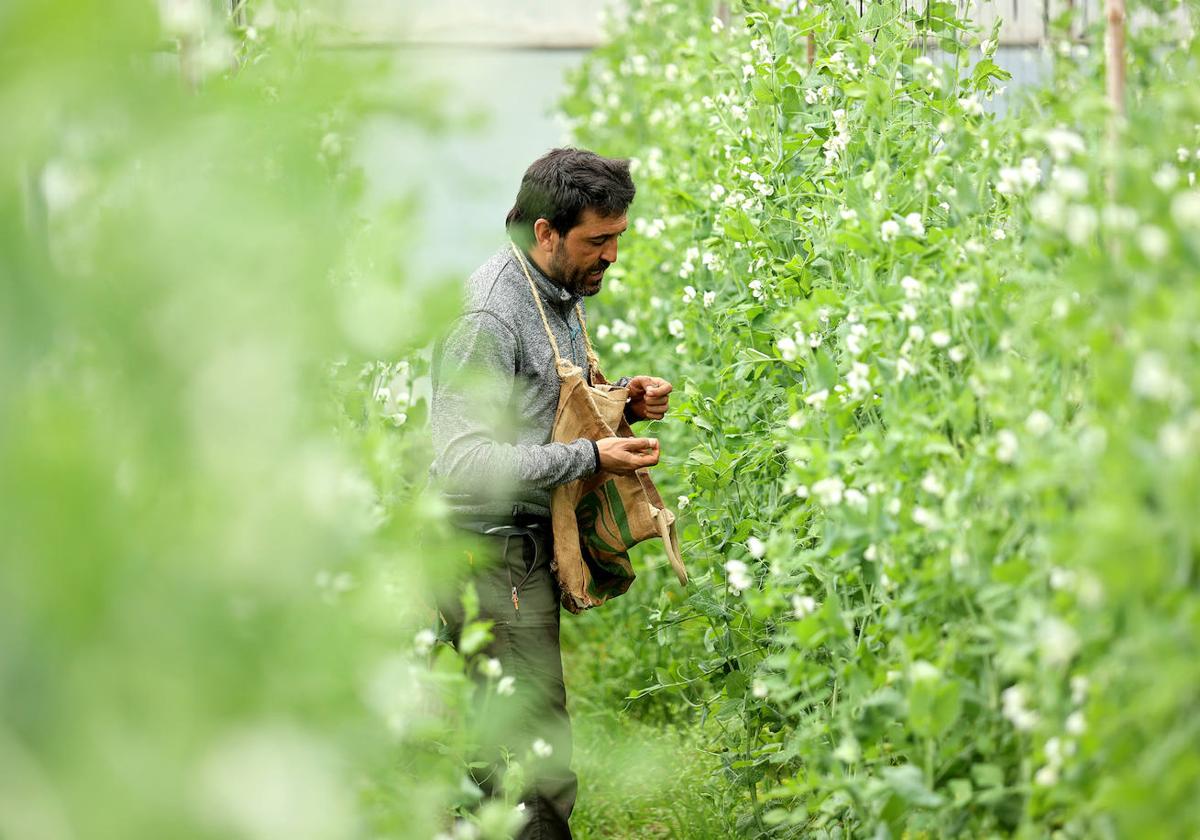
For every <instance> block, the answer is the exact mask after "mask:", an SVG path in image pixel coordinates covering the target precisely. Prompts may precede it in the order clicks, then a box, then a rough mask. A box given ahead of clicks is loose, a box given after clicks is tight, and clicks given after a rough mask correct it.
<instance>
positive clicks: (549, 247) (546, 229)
mask: <svg viewBox="0 0 1200 840" xmlns="http://www.w3.org/2000/svg"><path fill="white" fill-rule="evenodd" d="M555 235H556V232H555V230H554V228H553V227H552V226H551V224H550V222H549V221H547V220H546V219H538V220H537V221H536V222H534V223H533V239H534V242H535V244H536V245H537V247H538V248H539V249H541V250H542V251H544V252H545V253H547V254H552V253H554V237H555Z"/></svg>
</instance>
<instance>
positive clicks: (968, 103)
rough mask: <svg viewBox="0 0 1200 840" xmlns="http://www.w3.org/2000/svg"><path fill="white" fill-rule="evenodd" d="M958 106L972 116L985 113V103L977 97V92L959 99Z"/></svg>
mask: <svg viewBox="0 0 1200 840" xmlns="http://www.w3.org/2000/svg"><path fill="white" fill-rule="evenodd" d="M958 106H959V107H960V108H962V109H963V112H964V113H966V114H968V115H969V116H972V117H977V116H979V115H980V114H982V113H983V105H982V104H980V102H979V100H978V99H976V98H975V94H971V95H970V96H964V97H962V98H961V99H959V100H958Z"/></svg>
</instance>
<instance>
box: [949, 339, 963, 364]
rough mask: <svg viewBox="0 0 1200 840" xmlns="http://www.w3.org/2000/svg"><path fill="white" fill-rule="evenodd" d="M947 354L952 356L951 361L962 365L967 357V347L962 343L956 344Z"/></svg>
mask: <svg viewBox="0 0 1200 840" xmlns="http://www.w3.org/2000/svg"><path fill="white" fill-rule="evenodd" d="M946 355H947V356H949V357H950V361H952V362H954V364H956V365H960V364H962V363H963V360H964V359H966V358H967V348H965V347H963V346H962V345H961V344H956V345H954V346H953V347H951V348H950V349H949V350H947V351H946Z"/></svg>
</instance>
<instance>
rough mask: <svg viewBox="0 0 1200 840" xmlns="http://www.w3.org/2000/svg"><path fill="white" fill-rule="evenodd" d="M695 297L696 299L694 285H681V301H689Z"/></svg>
mask: <svg viewBox="0 0 1200 840" xmlns="http://www.w3.org/2000/svg"><path fill="white" fill-rule="evenodd" d="M695 299H696V287H695V286H684V287H683V302H684V303H691V302H692V301H694V300H695Z"/></svg>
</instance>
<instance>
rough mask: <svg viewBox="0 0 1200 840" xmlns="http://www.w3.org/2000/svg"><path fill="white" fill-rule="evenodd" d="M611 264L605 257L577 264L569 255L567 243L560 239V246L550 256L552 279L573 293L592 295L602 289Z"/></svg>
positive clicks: (584, 295)
mask: <svg viewBox="0 0 1200 840" xmlns="http://www.w3.org/2000/svg"><path fill="white" fill-rule="evenodd" d="M610 265H611V263H610V262H609V261H608V260H605V259H600V260H598V261H597V262H596V263H594V264H593V265H586V266H579V265H576V264H574V263H572V262H571V261H570V260H569V259H568V257H567V246H566V243H565V242H562V241H559V243H558V247H557V248H555V249H554V253H553V255H551V257H550V266H549V268H550V279H551V280H553V281H554V282H555V283H557V284H558V285H560V286H562V287H563V288H564V289H566V290H567V291H568V292H570V293H571V294H573V295H578V296H580V297H591V296H592V295H594V294H596V293H597V292H599V291H600V285H601V283H602V282H603V280H604V271H605V269H607V268H608V267H609V266H610ZM597 272H599V274H597Z"/></svg>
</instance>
